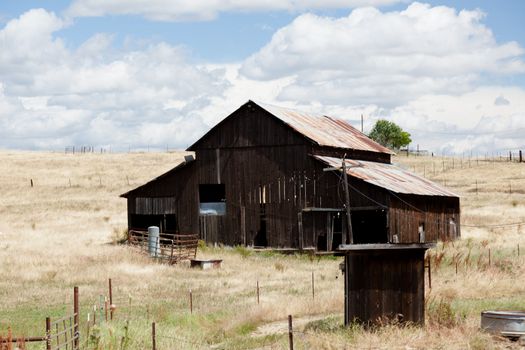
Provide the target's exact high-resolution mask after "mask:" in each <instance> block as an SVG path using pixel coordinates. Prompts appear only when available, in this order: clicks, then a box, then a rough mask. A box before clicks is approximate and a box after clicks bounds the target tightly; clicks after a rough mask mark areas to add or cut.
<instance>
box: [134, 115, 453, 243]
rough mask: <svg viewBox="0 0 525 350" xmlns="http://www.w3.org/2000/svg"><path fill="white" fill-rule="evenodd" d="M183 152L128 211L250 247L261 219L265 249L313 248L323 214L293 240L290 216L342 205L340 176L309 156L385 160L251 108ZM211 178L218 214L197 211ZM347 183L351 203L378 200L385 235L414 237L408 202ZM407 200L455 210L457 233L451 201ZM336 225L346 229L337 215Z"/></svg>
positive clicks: (310, 217)
mask: <svg viewBox="0 0 525 350" xmlns="http://www.w3.org/2000/svg"><path fill="white" fill-rule="evenodd" d="M191 150H194V151H195V153H196V155H195V156H196V159H195V161H192V162H189V163H187V164H185V165H181V166H178V167H176V168H175V169H173V170H171V171H169V172H168V173H166V174H164V175H162V176H161V177H159V178H157V179H156V180H155V181H152V182H150V183H148V184H145V185H144V186H141V187H139V188H137V189H135V190H133V191H131V192H130V193H129V194H128V195H127V198H128V215H131V214H152V215H153V214H175V215H176V217H177V223H178V227H179V230H180V231H181V232H185V233H201V237H202V238H206V240H207V241H208V242H217V243H223V244H227V245H236V244H246V245H251V244H253V241H254V237H255V236H256V234H257V232H258V231H260V230H261V228H262V224H264V225H265V226H266V232H267V241H268V246H270V247H293V248H299V247H301V246H302V247H303V248H306V247H316V245H317V236H319V234H323V233H326V230H327V222H326V220H327V219H326V214H312V213H310V214H305V215H303V237H302V239H300V237H299V228H298V227H299V224H298V213H300V212H301V211H302V209H303V208H307V207H317V208H323V207H324V208H342V207H343V201H344V192H343V191H344V190H343V186H342V181H341V178H340V177H341V174H340V173H337V172H324V171H323V168H324V167H325V166H324V165H323V163H321V162H319V161H318V160H316V159H314V158H313V157H311V155H312V154H314V153H322V154H324V155H329V156H342V155H343V154H345V153H346V154H347V156H349V155H351V156H352V157H353V158H354V159H364V160H375V161H378V162H388V161H389V157H390V156H389V155H387V154H380V153H374V152H366V151H353V150H342V149H337V148H330V147H319V146H317V145H315V144H313V143H312V142H311V140H309V139H307V138H306V137H304V136H303V135H301V134H299V133H297V132H295V131H293V130H291V129H290V128H289V127H288V126H286V125H284V124H283V122H282V121H280V120H278V119H276V118H274V117H273V116H272V115H271V114H269V113H268V112H267V111H265V110H264V109H262V108H259V107H258V106H256V107H253V108H248V107H247V106H244V107H242V108H241V109H239V110H237V111H236V112H234V113H233V114H232V115H231V116H230V117H228V118H226V119H225V120H224V121H223V122H221V123H220V124H219V126H218V127H216V128H214V129H212V130H211V131H210V132H209V133H208V134H207V135H206V136H205V137H203V138H202V139H201V140H200V141H199V142H198V143H197V144H195V145H193V147H192V148H191ZM219 183H221V184H224V186H225V194H226V215H222V216H214V217H203V216H201V215H199V184H219ZM349 184H350V202H351V206H352V207H366V206H377V205H378V203H379V204H380V205H383V206H385V207H387V208H390V210H389V213H388V221H387V222H388V223H389V227H388V228H387V230H388V233H389V236H388V237H390V239H391V238H392V237H393V235H394V234H398V235H399V236H400V242H414V239H415V237H417V238H418V234H417V225H418V222H417V221H418V220H419V217H418V215H419V214H418V215H414V212H412V211H411V209H410V207H407V206H404V205H403V203H402V202H398V201H396V198H394V197H392V196H391V194H390V193H389V192H388V191H386V190H384V189H382V188H380V187H376V186H373V185H370V184H367V183H365V182H364V181H361V180H359V179H356V178H352V177H349ZM412 197H417V196H406V199H407V201H408V202H410V200H412V199H413V198H412ZM403 198H405V197H403ZM427 201H430V202H431V203H435V204H432V205H431V204H429V203H427ZM414 205H415V206H416V207H418V208H421V209H423V210H426V209H427V208H428V210H429V213H428V215H435V216H436V217H437V216H439V217H440V220H446V217H448V216H449V215H450V210H456V212H457V213H456V212H455V213H456V214H454V215H455V218H456V223H457V227H458V229H457V232H458V234H459V200H457V201H456V202H451V201H450V200H448V199H447V198H425V200H424V201H423V202H419V199H417V203H416V204H414ZM454 206H455V207H454ZM432 213H435V214H432ZM432 220H433V221H432V222H434V221H435V220H434V219H433V218H432ZM436 222H437V221H436ZM342 226H343V227H344V228H346V223H345V218H343V223H342ZM427 230H428V232H429V233H428V234H427V239H426V240H427V241H430V240H435V239H436V238H437V237H438V236H440V235H439V234H438V232H440V229H439V228H438V227H437V226H436V227H432V226H431V225H428V226H427ZM446 234H447V235H448V234H449V233H446ZM440 238H441V239H443V238H442V237H441V236H440ZM417 241H418V240H417Z"/></svg>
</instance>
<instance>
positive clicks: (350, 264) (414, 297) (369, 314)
mask: <svg viewBox="0 0 525 350" xmlns="http://www.w3.org/2000/svg"><path fill="white" fill-rule="evenodd" d="M424 255H425V250H424V249H409V250H408V249H407V250H397V249H396V250H378V251H353V252H351V253H347V254H346V255H345V269H346V273H345V278H346V280H345V289H346V290H345V294H346V298H345V324H349V323H351V322H353V321H358V322H364V323H369V322H370V323H376V322H378V321H383V322H384V321H385V320H388V319H390V320H395V319H396V318H397V317H398V316H397V315H399V314H400V315H403V316H402V319H403V321H409V322H413V323H417V324H423V323H424V321H425V310H424V308H425V283H424Z"/></svg>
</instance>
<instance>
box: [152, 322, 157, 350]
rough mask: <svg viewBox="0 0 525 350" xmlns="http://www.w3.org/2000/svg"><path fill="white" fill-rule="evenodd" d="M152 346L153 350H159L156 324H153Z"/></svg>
mask: <svg viewBox="0 0 525 350" xmlns="http://www.w3.org/2000/svg"><path fill="white" fill-rule="evenodd" d="M151 345H152V349H153V350H157V339H156V332H155V322H152V323H151Z"/></svg>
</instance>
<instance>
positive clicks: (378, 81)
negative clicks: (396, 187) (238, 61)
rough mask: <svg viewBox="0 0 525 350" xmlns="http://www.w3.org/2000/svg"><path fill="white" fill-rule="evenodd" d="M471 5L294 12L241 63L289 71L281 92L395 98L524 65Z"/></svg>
mask: <svg viewBox="0 0 525 350" xmlns="http://www.w3.org/2000/svg"><path fill="white" fill-rule="evenodd" d="M483 17H484V15H483V13H482V12H480V11H479V10H474V11H466V10H463V11H460V12H456V11H455V10H454V9H452V8H449V7H444V6H440V7H431V6H430V5H426V4H420V3H413V4H412V5H410V6H409V7H408V8H407V9H406V10H404V11H400V12H381V11H379V10H377V9H375V8H359V9H356V10H353V11H352V12H351V13H350V15H349V16H348V17H344V18H328V17H320V16H316V15H313V14H305V15H301V16H299V17H297V18H296V19H295V20H294V21H293V22H292V23H291V24H289V25H287V26H285V27H284V28H281V29H280V30H278V31H277V32H276V33H275V34H274V36H273V38H272V40H271V41H270V42H269V43H268V44H267V45H266V46H264V47H263V48H262V49H261V50H260V51H258V52H256V53H255V54H253V55H252V56H251V57H249V58H248V59H247V60H246V61H245V62H244V64H243V67H242V70H241V71H242V73H243V74H244V75H246V76H247V77H249V78H252V79H263V80H264V79H274V78H276V77H283V76H292V77H294V82H293V83H292V84H290V85H289V86H287V87H285V88H284V89H283V91H282V92H281V94H280V99H282V100H292V101H293V100H296V101H302V102H305V101H312V100H315V101H322V102H324V103H331V104H338V103H339V104H380V105H387V106H391V107H392V106H395V105H397V104H399V103H401V102H407V101H409V100H411V99H414V98H417V97H418V96H421V95H424V94H431V93H437V94H441V93H462V92H466V91H468V90H469V89H471V88H472V87H473V86H475V83H477V82H478V79H479V78H480V77H482V76H487V75H490V76H493V75H502V74H511V73H523V72H525V63H524V62H523V59H522V55H523V53H524V50H523V49H522V48H521V47H520V46H519V45H518V44H517V43H516V42H508V43H504V44H498V43H497V42H496V40H495V39H494V36H493V34H492V32H491V31H490V29H489V28H488V27H486V26H485V25H484V24H483V23H482V21H481V20H482V19H483Z"/></svg>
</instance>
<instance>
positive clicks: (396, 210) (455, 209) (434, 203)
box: [389, 195, 461, 243]
mask: <svg viewBox="0 0 525 350" xmlns="http://www.w3.org/2000/svg"><path fill="white" fill-rule="evenodd" d="M389 219H390V225H389V226H390V237H393V235H396V234H397V235H398V237H399V242H400V243H417V242H420V239H419V231H418V229H419V225H420V224H421V223H424V229H425V241H426V242H436V241H438V240H441V241H448V240H454V239H457V238H459V237H460V236H461V230H460V209H459V198H453V197H430V196H415V195H396V196H392V200H391V206H390V211H389ZM451 220H452V221H453V222H451Z"/></svg>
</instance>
